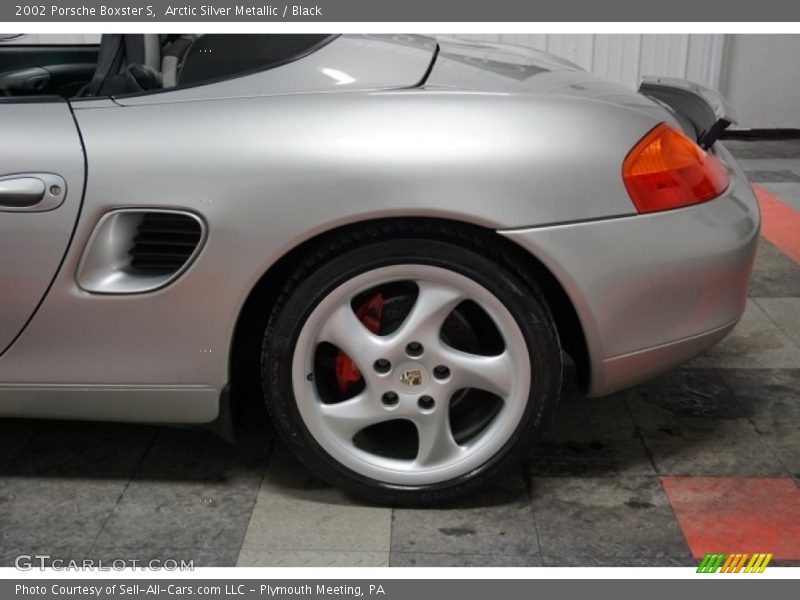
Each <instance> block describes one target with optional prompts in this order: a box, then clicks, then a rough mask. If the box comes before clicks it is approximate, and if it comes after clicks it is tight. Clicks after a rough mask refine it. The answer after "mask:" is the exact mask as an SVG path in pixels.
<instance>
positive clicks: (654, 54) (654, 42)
mask: <svg viewBox="0 0 800 600" xmlns="http://www.w3.org/2000/svg"><path fill="white" fill-rule="evenodd" d="M450 37H456V38H461V39H474V40H485V41H492V42H503V43H507V44H518V45H520V46H528V47H531V48H537V49H539V50H546V51H547V52H552V53H553V54H557V55H559V56H563V57H564V58H566V59H568V60H571V61H572V62H574V63H576V64H578V65H580V66H581V67H583V68H584V69H586V70H588V71H592V72H593V73H596V74H597V75H600V76H602V77H605V78H607V79H611V80H613V81H617V82H619V83H622V84H624V85H626V86H628V87H638V85H639V80H640V79H641V76H642V75H664V76H670V77H684V78H686V79H691V80H693V81H696V82H697V83H702V84H704V85H708V86H710V87H713V88H715V89H717V88H718V87H719V84H720V74H721V70H722V64H723V56H724V50H725V38H726V37H727V36H725V35H723V34H684V35H676V34H669V35H667V34H663V35H661V34H616V35H615V34H533V35H526V34H493V35H488V34H475V35H472V34H469V35H464V34H459V35H454V36H450ZM799 37H800V36H799Z"/></svg>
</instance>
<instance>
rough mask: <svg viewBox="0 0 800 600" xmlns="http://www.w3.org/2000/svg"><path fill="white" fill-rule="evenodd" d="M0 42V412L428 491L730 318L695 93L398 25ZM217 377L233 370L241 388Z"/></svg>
mask: <svg viewBox="0 0 800 600" xmlns="http://www.w3.org/2000/svg"><path fill="white" fill-rule="evenodd" d="M22 40H23V41H20V40H11V41H8V42H4V43H2V44H0V91H2V93H3V97H2V98H0V285H1V286H2V287H1V288H0V289H1V290H2V291H0V416H5V417H29V418H30V417H41V418H65V419H97V420H112V421H130V422H156V423H190V424H191V423H195V424H199V423H213V422H216V421H217V420H218V419H219V418H221V415H223V414H225V412H226V411H228V410H229V407H230V405H231V403H233V402H236V401H238V400H237V394H235V393H233V392H235V391H236V390H237V389H242V386H243V385H244V383H247V382H249V383H253V382H255V383H256V386H255V389H257V390H258V392H259V395H263V401H264V402H266V405H267V407H268V409H269V412H270V414H271V416H272V420H273V421H274V425H275V427H276V428H277V430H278V431H279V432H280V434H281V435H282V437H283V439H284V440H285V442H286V443H287V445H288V446H289V447H290V448H291V449H292V450H293V451H294V452H295V453H296V454H297V456H298V457H299V458H300V459H302V461H303V462H304V463H305V464H306V465H308V466H309V467H310V468H311V469H312V470H313V471H314V472H316V473H317V474H319V476H320V477H322V478H324V479H326V480H328V481H329V482H331V483H333V484H335V485H338V486H341V487H343V488H345V489H347V490H349V491H350V492H352V493H354V494H357V495H360V496H362V497H365V498H368V499H371V500H375V501H380V502H392V503H415V504H426V503H434V502H439V501H443V500H445V499H450V498H455V497H457V496H460V495H463V494H466V493H468V492H470V491H472V490H474V489H476V488H478V487H479V486H482V485H485V484H487V483H488V482H490V481H492V480H493V479H494V478H496V477H498V476H500V475H501V474H503V473H505V472H507V471H508V470H509V469H512V468H514V467H515V466H516V465H518V464H519V463H520V462H521V461H523V460H524V459H525V457H526V456H527V455H528V454H529V452H530V451H531V448H532V445H533V443H534V442H535V440H536V438H537V434H538V433H539V432H540V431H541V430H542V428H543V427H544V426H545V425H546V424H547V422H548V420H549V419H550V417H551V416H552V414H553V413H554V411H555V409H556V405H557V402H558V398H559V393H560V389H561V383H562V365H563V363H564V362H565V361H566V360H569V361H570V362H571V363H573V364H574V369H572V368H571V369H570V372H572V371H574V372H575V374H576V377H577V378H578V381H579V384H580V385H581V386H582V387H583V388H584V389H585V391H586V393H587V394H589V395H592V396H601V395H604V394H608V393H610V392H613V391H615V390H619V389H622V388H625V387H627V386H631V385H634V384H636V383H638V382H641V381H643V380H646V379H647V378H650V377H653V376H655V375H657V374H659V373H662V372H664V371H665V370H668V369H670V368H672V367H674V366H676V365H678V364H680V363H682V362H683V361H686V360H688V359H689V358H691V357H693V356H694V355H696V354H697V353H698V352H700V351H702V350H704V349H706V348H708V347H710V346H711V345H713V344H715V343H716V342H717V341H719V340H720V339H721V338H723V337H724V336H725V335H726V333H728V332H729V331H730V330H731V328H732V327H733V326H734V325H735V323H736V322H737V320H738V319H739V318H740V316H741V315H742V312H743V310H744V306H745V299H746V290H747V283H748V277H749V275H750V271H751V267H752V263H753V257H754V253H755V248H756V244H757V240H758V233H759V213H758V207H757V204H756V200H755V197H754V195H753V193H752V191H751V188H750V185H749V184H748V182H747V181H746V179H745V177H744V175H743V173H742V171H741V169H740V168H739V166H737V164H736V163H735V161H734V160H733V159H732V157H731V155H730V154H729V153H728V152H727V151H726V150H725V148H724V147H723V146H722V145H721V144H719V143H717V140H718V138H719V136H720V134H721V133H722V132H723V130H724V129H725V127H727V126H728V125H729V124H730V123H731V122H733V121H734V116H733V114H732V111H731V109H730V107H728V106H727V104H726V103H725V101H724V100H723V99H722V98H721V97H720V96H719V95H718V94H717V93H715V92H714V91H712V90H710V89H706V88H704V87H701V86H698V85H695V84H693V83H690V82H687V81H684V80H674V79H664V78H657V77H653V78H645V79H644V81H643V83H642V86H641V88H640V89H639V90H638V91H633V90H628V89H626V88H624V87H621V86H618V85H615V84H611V83H608V82H605V81H602V80H598V79H597V78H595V77H593V76H591V75H589V74H588V73H586V72H584V71H583V70H581V69H580V68H578V67H576V66H575V65H573V64H571V63H569V62H567V61H565V60H562V59H560V58H557V57H555V56H551V55H548V54H545V53H541V52H538V51H534V50H530V49H525V48H518V47H513V46H502V45H493V44H483V43H471V42H459V41H450V40H436V39H433V38H426V37H420V36H365V35H341V36H335V35H241V36H237V35H222V34H211V35H178V34H176V35H156V34H152V35H107V36H103V38H102V41H101V43H100V44H99V45H85V46H61V45H47V44H46V43H45V44H38V45H35V46H34V45H30V46H26V45H25V44H24V38H22ZM243 382H244V383H243Z"/></svg>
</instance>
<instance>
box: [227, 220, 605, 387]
mask: <svg viewBox="0 0 800 600" xmlns="http://www.w3.org/2000/svg"><path fill="white" fill-rule="evenodd" d="M385 225H393V226H394V227H395V228H396V231H397V232H398V237H399V236H400V235H402V233H403V231H404V229H405V228H406V227H408V230H409V231H410V232H411V235H415V236H420V230H425V229H430V231H431V233H435V232H436V231H438V229H437V227H436V226H437V225H450V226H453V227H454V228H455V229H456V230H457V231H459V232H463V234H464V235H465V236H466V235H472V236H475V235H477V236H479V237H480V238H482V239H483V240H484V241H485V242H488V243H491V244H492V247H493V248H496V249H497V256H498V257H500V258H502V257H504V256H505V257H513V258H514V259H515V260H513V261H511V264H517V265H520V266H522V267H523V272H520V273H518V274H519V275H520V276H522V277H523V278H525V279H528V280H530V281H534V282H535V283H536V284H537V285H538V286H539V287H540V289H541V290H542V293H543V294H544V296H545V299H546V300H547V303H548V306H549V308H550V310H551V312H552V314H553V318H554V320H555V324H556V330H557V332H558V335H559V338H560V340H561V343H562V347H563V348H564V350H565V352H566V353H567V354H568V355H569V356H570V358H572V360H573V362H574V364H575V377H576V379H577V382H578V384H579V386H581V387H585V386H586V384H587V383H588V381H589V379H590V368H591V367H590V361H589V351H588V346H587V342H586V337H585V334H584V331H583V327H582V325H581V322H580V318H579V317H578V314H577V312H576V310H575V307H574V304H573V302H572V299H571V298H570V297H569V295H568V294H567V292H566V290H565V289H564V287H563V286H562V285H561V283H560V282H559V281H558V279H557V278H556V277H555V276H554V275H553V274H552V272H551V271H550V270H549V269H548V268H547V267H546V266H545V265H544V263H542V262H541V261H540V260H539V259H538V258H537V257H535V256H534V255H532V254H531V253H530V252H528V251H527V250H525V249H524V248H522V247H521V246H519V245H518V244H516V243H514V242H513V241H511V240H509V239H507V238H505V237H503V236H501V235H499V234H498V233H497V232H495V231H494V230H492V229H489V228H486V227H481V226H478V225H475V224H472V223H467V222H464V221H458V220H452V219H437V218H431V217H419V218H418V217H413V218H410V217H398V218H385V219H370V220H365V221H359V222H356V223H349V224H347V225H343V226H339V227H334V228H331V229H327V230H325V231H323V232H321V233H318V234H317V235H316V236H314V237H312V238H310V239H308V240H306V241H304V242H302V243H301V244H299V245H297V246H295V247H294V248H292V249H291V250H289V251H288V252H286V253H285V254H284V255H283V256H281V257H280V258H279V259H278V260H277V261H275V262H274V263H272V265H270V267H269V268H268V269H267V270H266V271H265V272H264V273H263V274H262V275H261V277H259V278H258V280H257V281H256V283H255V284H254V286H253V287H252V289H251V290H250V292H249V294H248V295H247V298H246V300H245V302H244V304H243V305H242V308H241V310H240V312H239V316H238V318H237V320H236V325H235V328H234V332H233V337H232V342H231V349H230V355H229V373H230V381H231V389H232V394H234V400H236V399H238V400H241V399H242V398H243V397H245V396H246V397H247V398H259V400H260V396H261V388H260V384H259V383H258V382H259V380H260V373H259V369H260V360H259V358H258V357H259V356H260V352H261V342H262V337H263V332H264V330H265V328H266V323H267V319H268V317H269V314H270V313H271V311H272V309H273V307H274V305H275V303H276V302H277V300H278V297H279V295H280V292H281V290H282V289H283V287H284V286H285V285H286V284H287V283H288V281H289V279H290V278H291V277H292V274H293V272H294V271H295V269H296V268H297V266H298V265H299V263H300V262H301V261H302V260H303V258H304V257H306V256H307V255H308V253H309V252H314V249H315V248H316V247H319V246H321V245H327V244H328V243H330V241H331V239H332V238H334V237H337V236H342V235H346V236H349V237H350V238H355V243H356V244H358V243H361V242H362V240H360V239H359V238H362V239H363V242H366V241H368V240H370V239H375V238H374V236H373V235H370V234H369V233H368V232H369V231H370V230H373V231H374V230H376V229H379V228H381V227H382V226H385ZM454 241H455V242H456V243H458V240H454Z"/></svg>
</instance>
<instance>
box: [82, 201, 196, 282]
mask: <svg viewBox="0 0 800 600" xmlns="http://www.w3.org/2000/svg"><path fill="white" fill-rule="evenodd" d="M205 237H206V228H205V224H204V223H203V221H202V220H201V219H200V218H199V217H197V216H196V215H194V214H192V213H189V212H183V211H176V210H139V209H124V210H117V211H114V212H111V213H108V214H106V215H105V216H104V217H103V218H102V219H100V221H99V222H98V224H97V227H96V228H95V230H94V233H92V237H91V239H90V240H89V243H88V245H87V247H86V250H85V251H84V253H83V258H81V263H80V266H79V267H78V277H77V278H78V285H80V286H81V287H82V288H83V289H84V290H86V291H88V292H95V293H99V294H141V293H142V292H149V291H152V290H156V289H158V288H161V287H164V286H165V285H167V284H169V283H171V282H172V281H174V280H175V279H176V278H178V277H179V276H180V274H181V273H182V272H183V271H184V270H186V268H188V266H189V265H190V264H191V262H192V261H193V260H194V259H195V257H196V256H197V255H198V254H199V252H200V249H201V247H202V245H203V242H204V240H205Z"/></svg>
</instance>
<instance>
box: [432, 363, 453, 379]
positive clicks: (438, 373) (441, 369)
mask: <svg viewBox="0 0 800 600" xmlns="http://www.w3.org/2000/svg"><path fill="white" fill-rule="evenodd" d="M433 376H434V377H435V378H436V379H447V378H448V377H450V369H448V368H447V367H445V366H444V365H439V366H438V367H434V368H433Z"/></svg>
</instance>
